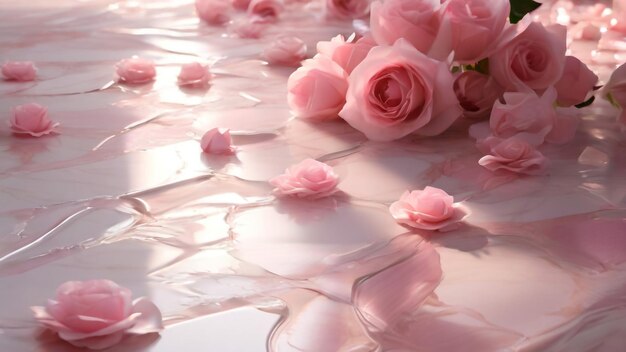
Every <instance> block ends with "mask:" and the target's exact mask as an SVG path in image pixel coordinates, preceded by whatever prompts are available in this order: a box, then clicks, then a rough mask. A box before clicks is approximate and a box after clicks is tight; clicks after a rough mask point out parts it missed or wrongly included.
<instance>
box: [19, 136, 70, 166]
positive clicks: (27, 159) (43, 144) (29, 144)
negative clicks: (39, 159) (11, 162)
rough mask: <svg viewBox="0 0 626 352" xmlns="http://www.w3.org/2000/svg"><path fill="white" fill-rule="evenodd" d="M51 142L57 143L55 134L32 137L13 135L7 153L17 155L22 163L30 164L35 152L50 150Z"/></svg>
mask: <svg viewBox="0 0 626 352" xmlns="http://www.w3.org/2000/svg"><path fill="white" fill-rule="evenodd" d="M52 144H58V140H57V139H56V137H55V136H45V137H40V138H32V137H30V136H21V135H13V136H11V140H10V142H9V149H8V150H7V151H8V152H9V153H11V154H13V155H15V156H17V157H18V158H19V159H20V162H21V163H22V164H30V163H32V162H33V157H35V156H36V155H37V154H41V153H45V152H48V151H50V146H51V145H52Z"/></svg>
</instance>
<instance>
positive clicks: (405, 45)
mask: <svg viewBox="0 0 626 352" xmlns="http://www.w3.org/2000/svg"><path fill="white" fill-rule="evenodd" d="M539 5H540V4H538V3H535V2H534V1H530V0H511V1H509V0H445V1H440V0H386V1H381V0H376V1H373V2H371V3H370V2H368V1H356V0H355V1H341V2H340V1H331V0H329V1H326V8H327V9H334V10H332V11H334V13H335V17H350V18H357V17H359V16H363V15H364V14H366V13H367V12H368V11H369V12H370V17H369V24H370V27H369V32H366V33H364V34H362V35H361V36H356V35H353V36H351V37H350V38H349V39H347V40H346V39H344V37H343V36H337V37H335V38H332V39H331V40H330V41H327V42H324V41H322V42H319V43H318V45H317V55H315V56H314V57H313V58H312V59H308V60H305V61H304V62H303V63H302V66H301V67H300V68H298V69H297V70H296V71H295V72H294V73H293V74H292V75H291V76H290V77H289V81H288V94H287V100H288V103H289V106H290V107H291V109H292V111H293V112H294V114H296V115H297V116H298V117H300V118H304V119H309V120H313V121H315V120H332V119H343V120H344V121H346V122H347V123H348V124H350V125H351V126H352V127H354V128H355V129H357V130H359V131H361V132H362V133H363V134H364V135H365V136H366V137H367V138H368V139H370V140H375V141H391V140H396V139H400V138H403V137H406V136H436V135H439V134H441V133H444V132H445V131H446V130H448V129H449V128H450V127H451V126H453V125H454V124H455V123H456V122H457V121H458V120H459V119H460V118H462V117H464V118H471V119H475V120H480V119H486V120H488V121H486V122H478V123H477V125H476V126H472V128H471V129H470V131H471V135H472V136H473V137H474V138H476V139H477V144H478V146H479V150H481V151H482V152H483V153H485V154H486V156H485V157H484V158H482V159H481V162H480V164H481V165H483V166H484V167H486V168H488V169H489V170H506V171H507V172H515V173H525V174H536V173H540V171H541V172H542V171H545V166H546V165H547V163H546V160H545V157H544V156H543V155H542V154H541V152H540V151H539V149H540V147H541V145H542V144H544V143H566V142H568V141H569V140H571V139H572V138H573V137H574V136H575V132H576V127H577V123H578V117H577V115H578V114H577V112H576V108H575V107H574V106H576V107H584V106H586V105H589V104H590V103H591V102H593V98H594V97H593V96H592V95H593V94H592V92H593V91H594V90H595V89H597V87H596V86H595V85H596V83H597V81H598V77H597V76H596V75H595V74H594V73H593V72H592V71H591V70H589V68H588V67H587V66H586V65H585V64H584V63H582V62H581V61H580V60H578V59H577V58H575V57H572V56H566V27H564V26H561V25H550V26H544V25H543V24H541V23H539V22H533V21H532V20H531V18H530V16H525V15H526V14H527V13H528V12H530V11H532V10H534V9H535V8H537V7H538V6H539ZM337 7H339V8H340V9H337ZM348 9H352V11H351V13H352V14H351V15H350V16H348V15H345V12H346V11H348ZM356 9H358V10H356ZM365 9H367V10H365ZM342 14H344V15H345V16H344V15H342ZM618 80H619V77H618V78H616V79H614V81H615V82H617V83H615V84H613V86H614V87H616V88H615V89H613V91H615V92H608V91H607V92H608V93H606V95H607V96H608V97H609V98H611V99H612V101H613V102H614V103H616V105H618V106H622V103H620V102H619V101H620V96H619V82H618ZM509 139H510V140H509ZM522 145H523V147H522ZM487 146H489V147H487ZM512 148H521V149H519V150H517V149H516V153H517V152H519V153H521V154H520V155H519V156H518V157H519V158H522V159H524V158H529V159H528V160H529V162H530V163H531V164H532V165H530V164H528V165H527V164H526V163H525V162H524V163H522V164H523V167H522V166H521V164H515V165H516V166H511V165H508V164H507V162H506V160H505V159H507V160H508V159H515V158H513V154H514V153H513V154H512V151H513V149H512ZM524 160H525V159H524ZM509 161H511V160H509Z"/></svg>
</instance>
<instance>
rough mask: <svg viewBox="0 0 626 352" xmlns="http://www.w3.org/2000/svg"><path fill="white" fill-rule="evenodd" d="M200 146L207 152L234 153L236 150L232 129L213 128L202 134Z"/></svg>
mask: <svg viewBox="0 0 626 352" xmlns="http://www.w3.org/2000/svg"><path fill="white" fill-rule="evenodd" d="M200 146H201V147H202V150H203V151H204V152H205V153H209V154H232V153H234V152H235V148H234V147H233V145H232V141H231V138H230V131H229V130H228V129H225V128H213V129H210V130H209V131H207V132H206V133H205V134H204V136H202V140H201V141H200Z"/></svg>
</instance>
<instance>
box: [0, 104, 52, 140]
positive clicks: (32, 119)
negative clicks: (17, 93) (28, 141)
mask: <svg viewBox="0 0 626 352" xmlns="http://www.w3.org/2000/svg"><path fill="white" fill-rule="evenodd" d="M57 126H59V123H58V122H53V121H51V120H50V118H48V109H46V108H45V107H43V106H41V105H39V104H34V103H31V104H24V105H18V106H16V107H14V108H13V110H12V114H11V120H10V121H9V127H10V128H11V132H13V133H15V134H22V135H30V136H33V137H41V136H44V135H47V134H50V133H55V132H56V130H55V128H56V127H57Z"/></svg>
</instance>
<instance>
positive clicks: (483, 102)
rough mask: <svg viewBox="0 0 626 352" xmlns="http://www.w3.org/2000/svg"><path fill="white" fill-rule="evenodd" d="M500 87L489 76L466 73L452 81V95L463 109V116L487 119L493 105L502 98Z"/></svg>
mask: <svg viewBox="0 0 626 352" xmlns="http://www.w3.org/2000/svg"><path fill="white" fill-rule="evenodd" d="M502 91H503V90H502V87H500V85H499V84H498V83H497V82H496V81H495V80H494V79H493V78H492V77H490V76H487V75H484V74H482V73H480V72H476V71H466V72H463V73H462V74H460V75H459V76H458V77H457V78H456V80H455V81H454V93H455V94H456V97H457V98H458V99H459V104H461V107H462V108H463V110H464V112H463V116H465V117H469V118H475V119H479V118H487V117H489V114H490V113H491V108H492V107H493V103H494V102H495V101H496V100H498V98H500V96H502Z"/></svg>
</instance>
